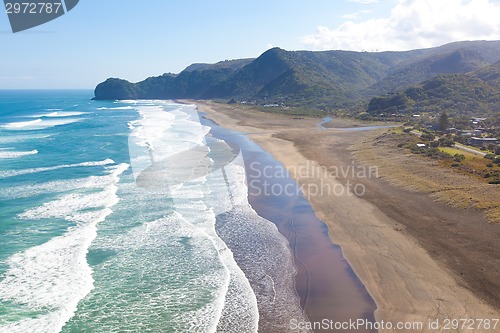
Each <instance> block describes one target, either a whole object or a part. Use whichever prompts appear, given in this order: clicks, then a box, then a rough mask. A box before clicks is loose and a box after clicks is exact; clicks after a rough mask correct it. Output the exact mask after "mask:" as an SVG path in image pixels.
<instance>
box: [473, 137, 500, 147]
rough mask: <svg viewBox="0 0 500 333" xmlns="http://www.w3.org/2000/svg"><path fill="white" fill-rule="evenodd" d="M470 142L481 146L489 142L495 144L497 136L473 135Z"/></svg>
mask: <svg viewBox="0 0 500 333" xmlns="http://www.w3.org/2000/svg"><path fill="white" fill-rule="evenodd" d="M470 143H471V144H472V145H474V146H478V147H481V146H482V145H484V144H490V143H493V144H497V143H498V139H497V138H477V137H474V136H473V137H472V138H470Z"/></svg>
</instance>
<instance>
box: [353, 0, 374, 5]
mask: <svg viewBox="0 0 500 333" xmlns="http://www.w3.org/2000/svg"><path fill="white" fill-rule="evenodd" d="M349 1H350V2H357V3H362V4H363V5H371V4H372V3H378V0H349Z"/></svg>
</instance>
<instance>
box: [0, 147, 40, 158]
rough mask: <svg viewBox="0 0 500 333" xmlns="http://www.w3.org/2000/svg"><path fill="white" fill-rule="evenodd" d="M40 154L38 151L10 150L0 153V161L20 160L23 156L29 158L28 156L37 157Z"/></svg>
mask: <svg viewBox="0 0 500 333" xmlns="http://www.w3.org/2000/svg"><path fill="white" fill-rule="evenodd" d="M36 154H38V150H36V149H34V150H30V151H9V150H2V151H0V159H13V158H19V157H23V156H28V155H36Z"/></svg>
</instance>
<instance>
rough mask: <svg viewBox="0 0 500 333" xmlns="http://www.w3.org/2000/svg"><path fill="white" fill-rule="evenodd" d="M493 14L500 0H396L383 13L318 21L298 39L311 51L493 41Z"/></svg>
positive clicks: (499, 29) (499, 23) (499, 22)
mask: <svg viewBox="0 0 500 333" xmlns="http://www.w3.org/2000/svg"><path fill="white" fill-rule="evenodd" d="M360 1H363V0H360ZM367 1H370V0H367ZM499 17H500V2H498V1H494V0H398V1H397V3H396V5H395V7H394V8H393V9H392V10H391V13H390V15H389V17H386V18H379V19H370V20H366V21H362V22H352V19H348V20H347V21H345V22H344V23H342V24H341V25H340V26H338V27H336V28H334V29H330V28H328V27H324V26H320V27H317V29H316V33H314V34H312V35H308V36H304V37H302V42H303V43H304V44H305V45H306V46H307V47H308V48H310V49H314V50H326V49H343V50H358V51H361V50H367V51H375V50H394V51H397V50H409V49H415V48H425V47H433V46H438V45H442V44H446V43H449V42H453V41H462V40H483V39H484V40H494V39H500V19H499Z"/></svg>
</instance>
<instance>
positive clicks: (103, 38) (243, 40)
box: [0, 0, 500, 89]
mask: <svg viewBox="0 0 500 333" xmlns="http://www.w3.org/2000/svg"><path fill="white" fill-rule="evenodd" d="M498 17H500V0H308V1H304V0H303V1H296V0H287V1H279V0H276V1H274V0H266V1H263V0H251V1H239V0H231V1H229V0H212V1H206V0H205V1H201V0H200V1H193V0H146V1H126V0H80V3H79V4H78V6H77V7H75V8H74V9H73V10H72V11H71V12H69V13H67V14H66V15H64V16H62V17H60V18H59V19H56V20H54V21H52V22H49V23H47V24H45V25H42V26H40V27H37V28H34V29H31V30H29V31H26V32H22V33H17V34H12V32H11V30H10V26H9V24H8V19H7V15H6V14H5V13H0V40H1V53H0V54H1V56H0V60H1V61H0V89H9V88H11V89H16V88H93V87H94V86H95V85H96V84H97V83H99V82H100V81H102V80H104V79H106V78H107V77H111V76H112V77H121V78H125V79H128V80H130V81H139V80H142V79H144V78H146V77H148V76H152V75H159V74H162V73H164V72H174V73H177V72H179V71H181V70H182V69H183V68H185V67H186V66H188V65H189V64H191V63H193V62H210V63H211V62H217V61H220V60H225V59H234V58H248V57H257V56H259V55H260V54H261V53H262V52H264V51H265V50H266V49H268V48H270V47H272V46H279V47H282V48H285V49H288V50H299V49H309V50H323V49H351V50H368V51H375V50H379V51H382V50H404V49H412V48H420V47H430V46H438V45H441V44H444V43H447V42H451V41H457V40H471V39H500V20H499V19H498Z"/></svg>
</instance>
